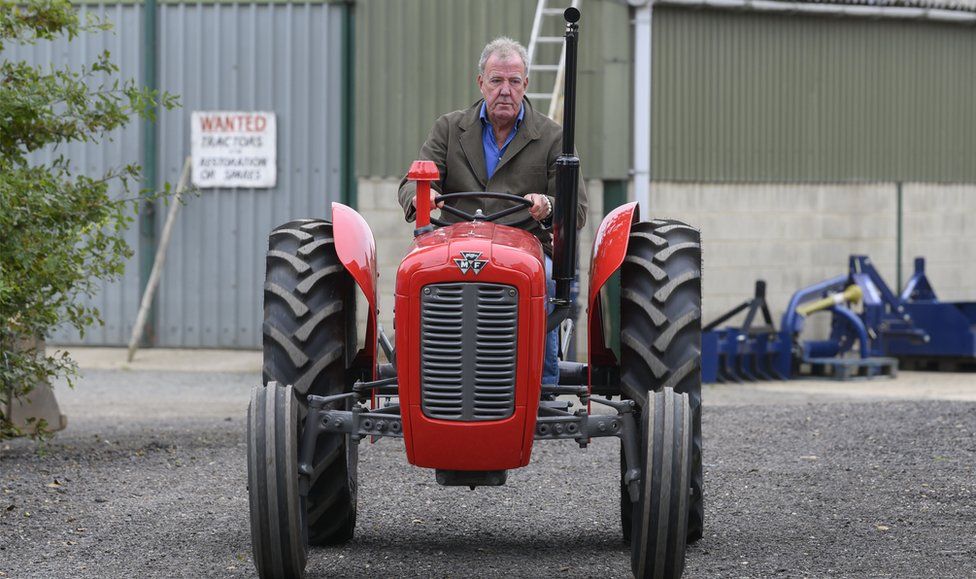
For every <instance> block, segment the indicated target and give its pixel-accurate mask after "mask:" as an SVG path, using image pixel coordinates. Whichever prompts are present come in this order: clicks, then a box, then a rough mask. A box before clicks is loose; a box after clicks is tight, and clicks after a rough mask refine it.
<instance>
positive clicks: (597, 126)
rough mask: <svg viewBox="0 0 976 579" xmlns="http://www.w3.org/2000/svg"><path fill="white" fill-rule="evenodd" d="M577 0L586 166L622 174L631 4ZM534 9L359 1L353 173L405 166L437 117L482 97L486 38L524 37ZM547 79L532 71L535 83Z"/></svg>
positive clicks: (449, 1) (396, 171) (447, 0)
mask: <svg viewBox="0 0 976 579" xmlns="http://www.w3.org/2000/svg"><path fill="white" fill-rule="evenodd" d="M553 4H555V3H553ZM566 4H567V5H568V4H569V3H568V2H566ZM581 7H582V10H583V17H584V20H583V21H582V22H581V38H580V46H581V58H580V79H579V94H578V97H577V101H578V104H577V116H578V118H579V121H578V124H577V143H578V148H579V150H580V157H581V158H582V162H583V172H584V175H585V176H586V177H588V178H604V179H606V178H616V179H624V178H626V177H627V171H628V169H629V167H630V140H631V136H630V122H629V112H628V111H629V110H630V102H631V96H630V95H631V84H630V50H631V49H630V37H631V27H630V25H629V15H628V8H627V7H626V6H625V5H623V4H622V3H619V2H615V1H613V0H583V2H582V3H581ZM534 13H535V2H531V1H527V0H368V1H365V2H363V1H361V2H357V4H356V97H357V103H356V104H357V111H356V141H357V143H356V164H357V167H356V173H357V175H359V176H362V177H370V176H374V177H399V176H401V175H403V174H404V173H406V171H407V168H408V167H409V165H410V162H411V161H412V160H413V159H415V158H416V156H417V153H418V151H419V150H420V145H421V144H422V143H423V141H424V138H425V137H426V136H427V132H428V130H429V129H430V127H431V125H432V124H433V122H434V119H436V118H437V116H439V115H440V114H443V113H446V112H449V111H452V110H456V109H460V108H464V107H467V106H468V105H470V104H471V103H473V102H475V101H476V100H477V99H478V98H480V94H479V92H478V87H477V85H476V84H475V77H476V76H477V67H478V57H479V56H480V55H481V49H482V48H483V47H484V45H485V44H486V43H487V42H488V41H489V40H491V39H492V38H494V37H496V36H499V35H507V36H510V37H512V38H514V39H516V40H518V41H520V42H522V43H523V44H528V41H529V35H530V33H531V29H532V20H533V17H534ZM553 24H555V22H554V23H553ZM554 32H555V31H554ZM560 34H561V33H560ZM533 83H536V84H533ZM543 84H544V79H542V78H539V79H536V78H530V85H532V86H531V89H530V90H538V89H539V88H540V85H543ZM549 84H550V86H551V81H550V83H549Z"/></svg>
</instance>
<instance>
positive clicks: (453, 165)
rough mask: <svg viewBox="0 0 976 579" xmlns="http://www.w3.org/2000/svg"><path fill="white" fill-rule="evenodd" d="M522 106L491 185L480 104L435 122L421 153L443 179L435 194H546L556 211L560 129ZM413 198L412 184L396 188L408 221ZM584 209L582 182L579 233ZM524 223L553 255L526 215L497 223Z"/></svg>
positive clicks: (476, 203)
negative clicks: (513, 133)
mask: <svg viewBox="0 0 976 579" xmlns="http://www.w3.org/2000/svg"><path fill="white" fill-rule="evenodd" d="M522 102H523V103H525V115H524V116H523V118H522V124H521V125H520V126H519V129H518V132H517V133H516V134H515V138H514V139H512V142H511V143H509V144H508V148H507V149H505V154H504V155H503V156H502V158H501V160H500V161H499V163H498V166H497V167H496V168H495V174H494V175H492V177H491V179H488V171H487V169H486V168H485V150H484V145H483V144H482V141H481V127H482V125H481V118H480V115H479V113H480V111H481V103H482V101H480V100H479V101H478V102H476V103H475V104H473V105H471V106H470V107H468V108H467V109H464V110H460V111H454V112H451V113H447V114H446V115H443V116H441V117H440V118H438V119H437V121H435V122H434V127H433V128H432V129H431V130H430V135H428V136H427V141H426V142H424V145H423V147H421V149H420V158H421V159H426V160H430V161H434V163H436V164H437V170H438V171H439V172H440V176H441V178H440V180H439V181H435V182H434V183H433V188H434V189H435V190H437V191H438V192H439V193H442V194H443V193H459V192H462V191H497V192H500V193H511V194H513V195H520V196H522V195H527V194H529V193H545V194H546V195H548V196H549V201H550V202H551V203H553V207H555V196H556V157H558V156H559V153H560V150H561V149H562V137H563V129H562V127H561V126H559V125H558V124H557V123H556V122H554V121H553V120H551V119H549V117H547V116H545V115H543V114H542V113H540V112H537V111H536V110H535V109H534V108H533V107H532V105H531V103H529V99H527V98H526V99H524V100H523V101H522ZM414 195H416V184H415V183H413V182H411V181H407V179H406V177H404V178H403V180H402V181H401V182H400V191H399V200H400V205H401V206H402V207H403V211H404V217H406V219H407V221H414V220H415V219H416V209H414V207H413V204H412V203H411V202H410V201H411V199H413V197H414ZM453 204H454V205H455V206H456V207H457V208H458V209H461V210H463V211H466V212H468V213H471V214H473V213H474V212H475V210H476V209H481V210H482V212H484V213H486V214H487V213H494V212H496V211H500V210H502V209H505V208H507V207H510V206H512V205H513V203H511V202H510V201H505V200H500V199H482V200H477V199H464V200H460V201H457V202H453ZM586 207H587V201H586V188H585V187H584V186H583V179H582V178H580V183H579V207H578V208H577V222H576V226H577V227H578V228H582V227H583V224H584V223H585V221H586ZM440 218H441V220H443V221H446V222H455V221H459V219H458V218H457V217H455V216H453V215H451V214H449V213H447V212H442V213H441V215H440ZM526 218H528V219H529V221H530V223H528V224H527V225H523V226H522V227H524V228H525V229H526V230H527V231H529V232H531V233H532V234H534V235H535V236H536V237H538V238H539V241H541V242H542V245H543V248H544V249H545V251H546V253H548V254H550V255H551V254H552V236H551V234H550V230H549V229H545V228H543V227H542V226H541V225H540V224H539V223H538V222H536V221H535V220H533V219H532V218H531V217H530V216H529V213H528V211H519V212H517V213H515V214H513V215H509V216H508V217H503V218H502V219H499V220H498V222H499V223H506V224H514V223H517V222H519V221H522V220H524V219H526Z"/></svg>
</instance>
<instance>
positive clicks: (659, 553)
mask: <svg viewBox="0 0 976 579" xmlns="http://www.w3.org/2000/svg"><path fill="white" fill-rule="evenodd" d="M640 423H641V444H640V460H641V464H640V469H641V475H640V476H641V480H640V485H639V487H640V495H639V496H638V498H637V501H636V502H635V503H634V511H633V529H632V531H631V537H632V540H631V542H630V553H631V559H630V561H631V570H632V571H633V573H634V577H637V578H638V579H644V578H655V579H677V578H678V577H681V573H682V572H683V571H684V567H685V548H686V546H687V539H688V500H689V492H688V491H689V488H690V483H691V430H692V428H691V406H690V404H689V402H688V395H687V394H678V393H676V392H675V391H674V390H673V389H671V388H664V389H663V390H660V391H657V392H654V393H652V394H650V395H649V396H648V401H647V404H645V405H644V407H643V409H642V411H641V421H640Z"/></svg>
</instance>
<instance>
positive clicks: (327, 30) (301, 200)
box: [157, 3, 342, 348]
mask: <svg viewBox="0 0 976 579" xmlns="http://www.w3.org/2000/svg"><path fill="white" fill-rule="evenodd" d="M339 10H340V8H339V7H338V6H335V5H330V4H321V3H289V4H254V3H242V4H225V3H215V4H166V5H163V6H161V7H160V20H159V38H160V41H161V44H162V46H161V50H160V61H159V84H160V86H161V87H162V88H165V89H166V90H169V91H172V92H175V93H177V94H180V95H182V102H183V107H182V108H181V109H178V110H175V111H170V112H167V113H164V114H162V115H161V117H160V153H159V154H160V161H159V162H160V165H159V166H160V171H159V174H160V179H165V180H167V181H170V182H173V183H175V182H176V180H177V179H178V178H179V171H180V168H181V166H182V164H183V160H184V158H185V157H186V156H187V155H189V153H190V113H191V112H192V111H195V110H244V111H274V112H275V113H276V115H277V130H278V152H277V155H278V178H277V187H275V188H274V189H206V190H203V191H202V192H201V194H200V195H199V196H197V197H194V198H191V199H190V200H189V202H188V203H187V205H186V207H184V208H183V211H182V213H181V214H180V217H179V221H178V225H177V227H176V228H175V230H174V232H173V242H172V244H171V246H170V248H169V255H168V257H167V260H166V271H165V272H164V275H163V280H162V283H161V285H160V292H159V327H158V332H157V334H158V340H159V341H158V345H160V346H174V347H175V346H185V347H194V346H205V347H222V348H236V347H247V348H251V347H259V346H260V345H261V322H262V286H263V280H264V268H265V265H264V256H265V252H266V251H267V248H268V233H269V232H270V231H271V229H272V228H274V227H275V226H277V225H279V224H281V223H284V222H285V221H288V220H290V219H294V218H302V217H326V216H329V214H330V213H331V211H330V207H331V201H339V200H340V191H339V177H340V174H339V171H340V157H341V155H340V151H339V142H340V141H339V138H340V129H339V126H340V115H341V108H340V105H341V102H340V99H341V93H340V91H341V88H342V87H341V84H342V83H341V74H340V70H341V62H342V61H341V59H342V50H341V29H340V25H341V19H340V17H339ZM161 229H162V228H161V226H160V227H159V230H161Z"/></svg>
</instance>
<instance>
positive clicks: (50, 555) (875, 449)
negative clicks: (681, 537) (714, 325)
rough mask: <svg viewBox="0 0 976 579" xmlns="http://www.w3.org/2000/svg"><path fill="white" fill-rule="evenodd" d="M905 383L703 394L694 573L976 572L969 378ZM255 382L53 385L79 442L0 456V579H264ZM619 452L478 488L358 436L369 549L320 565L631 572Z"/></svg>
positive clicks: (563, 456)
mask: <svg viewBox="0 0 976 579" xmlns="http://www.w3.org/2000/svg"><path fill="white" fill-rule="evenodd" d="M902 376H903V378H899V380H898V381H897V382H888V383H887V386H886V385H885V384H882V385H881V386H880V389H876V392H884V391H887V392H888V395H887V396H872V395H871V393H870V392H868V393H867V394H864V393H863V392H861V393H860V394H858V395H857V396H851V395H846V394H845V392H844V391H843V390H842V389H838V388H836V387H832V388H829V389H828V388H826V387H825V388H824V390H829V392H828V395H822V394H818V386H817V384H816V383H805V384H797V385H796V386H791V384H782V385H773V387H772V388H766V389H763V388H755V387H729V386H726V387H717V388H708V389H707V390H706V393H705V402H706V406H705V415H704V434H705V453H706V455H705V469H706V470H705V476H706V483H705V484H706V487H705V489H706V533H705V538H704V539H703V540H702V541H700V542H699V543H698V544H696V545H694V546H692V547H690V548H689V552H688V560H687V567H686V574H685V576H686V577H769V576H778V577H798V576H801V577H802V576H809V577H823V576H843V577H976V474H974V473H976V403H974V402H973V401H972V400H973V398H974V396H973V394H976V385H974V384H973V383H972V382H973V381H974V380H973V375H969V376H966V375H961V376H957V378H956V379H955V382H954V383H955V384H956V385H957V386H956V387H955V390H954V391H955V392H956V393H957V394H958V392H963V395H962V396H961V397H962V398H963V399H962V400H958V399H957V400H951V401H950V400H939V399H938V396H937V395H934V396H931V395H929V396H926V398H929V399H925V400H910V399H907V398H912V397H913V395H912V393H911V390H912V389H911V388H908V389H905V388H902V390H904V391H905V392H903V394H902V395H901V396H897V397H895V399H891V398H892V395H891V393H892V392H896V391H900V390H898V389H897V387H896V386H897V385H898V384H903V381H904V380H906V379H908V380H911V379H912V378H904V377H905V376H912V375H911V374H907V373H905V374H903V375H902ZM915 376H916V378H915V380H916V381H918V380H919V379H918V378H917V376H918V375H915ZM258 380H259V377H258V375H257V374H251V373H200V372H195V373H194V372H162V371H132V370H130V371H125V370H89V371H87V372H86V376H85V378H84V379H83V380H82V381H81V383H80V384H79V386H78V388H77V389H76V390H74V391H64V390H63V389H61V390H59V393H58V396H59V401H60V403H61V406H62V412H64V413H65V414H67V415H68V416H69V427H68V429H67V430H66V431H64V432H62V433H60V434H58V435H57V436H56V437H55V438H54V440H53V441H51V442H50V443H48V444H46V445H44V446H38V445H37V444H35V443H32V442H30V441H25V440H16V441H8V442H6V443H3V444H2V446H0V488H2V494H0V577H135V576H154V577H225V576H226V577H233V576H254V571H253V566H252V563H251V554H250V536H249V528H248V518H247V512H248V511H247V508H248V507H247V495H246V489H245V472H246V466H245V445H244V428H245V424H244V412H245V409H246V405H247V399H248V392H249V390H250V386H251V385H252V384H254V383H257V381H258ZM940 380H942V381H944V380H946V378H945V376H944V375H943V376H942V377H938V378H935V377H934V378H933V381H936V382H937V381H940ZM923 382H924V380H923ZM960 385H961V386H960ZM862 390H863V389H862ZM967 393H968V394H967ZM953 397H957V398H958V397H959V396H953ZM107 401H111V402H107ZM617 456H618V451H617V444H616V443H615V442H613V441H610V440H606V439H603V440H596V441H594V443H593V444H592V445H591V446H590V448H589V449H587V450H583V451H581V450H580V449H578V448H577V447H576V446H575V445H572V444H569V443H561V442H560V443H553V442H548V443H539V444H538V445H537V446H536V448H535V450H534V455H533V464H532V465H530V466H529V467H528V468H525V469H521V470H518V471H513V472H511V473H510V476H509V482H508V484H507V485H506V486H505V487H501V488H479V489H477V490H475V491H469V490H467V489H459V488H444V487H439V486H437V485H436V484H435V483H434V480H433V475H432V473H431V472H429V471H426V470H422V469H417V468H413V467H410V466H408V465H407V464H406V460H405V456H404V454H403V451H402V445H400V444H399V443H398V442H396V441H390V440H386V441H382V442H380V443H379V444H376V445H372V446H370V445H365V444H364V447H363V450H362V452H361V458H362V462H361V466H360V492H359V497H360V510H359V521H358V526H357V529H356V539H355V540H353V541H352V542H351V543H349V544H348V545H346V546H343V547H341V548H316V549H313V550H312V551H311V553H310V557H309V565H308V570H309V574H310V575H311V576H313V577H314V576H321V577H325V576H343V577H373V576H375V577H399V576H424V577H502V576H505V577H508V576H523V577H539V576H544V575H545V576H549V575H556V576H567V577H588V576H599V577H628V576H629V575H630V569H629V551H628V548H627V547H626V546H625V545H624V544H623V542H622V540H621V537H620V523H619V512H618V506H617V484H618V482H617V476H618V474H617V473H618V470H617V469H618V466H617Z"/></svg>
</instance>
